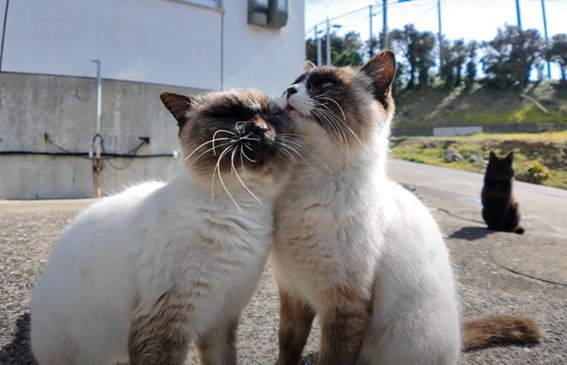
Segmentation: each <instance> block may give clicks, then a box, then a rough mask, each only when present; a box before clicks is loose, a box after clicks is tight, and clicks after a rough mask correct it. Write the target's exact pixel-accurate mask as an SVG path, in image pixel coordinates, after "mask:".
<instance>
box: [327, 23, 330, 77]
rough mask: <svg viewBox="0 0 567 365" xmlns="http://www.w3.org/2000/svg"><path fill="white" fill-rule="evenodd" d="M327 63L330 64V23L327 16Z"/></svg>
mask: <svg viewBox="0 0 567 365" xmlns="http://www.w3.org/2000/svg"><path fill="white" fill-rule="evenodd" d="M327 65H328V66H330V65H331V24H330V23H329V17H327Z"/></svg>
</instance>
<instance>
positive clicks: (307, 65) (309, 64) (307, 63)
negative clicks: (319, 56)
mask: <svg viewBox="0 0 567 365" xmlns="http://www.w3.org/2000/svg"><path fill="white" fill-rule="evenodd" d="M315 67H317V66H315V64H314V63H313V62H311V61H305V65H304V66H303V71H304V72H309V71H311V70H313V69H314V68H315Z"/></svg>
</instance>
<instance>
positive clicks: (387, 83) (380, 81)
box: [360, 51, 396, 100]
mask: <svg viewBox="0 0 567 365" xmlns="http://www.w3.org/2000/svg"><path fill="white" fill-rule="evenodd" d="M360 71H361V72H364V73H365V74H366V75H367V76H369V77H370V79H371V80H372V86H373V88H374V90H373V91H374V98H375V99H377V100H382V99H383V98H384V97H385V96H386V95H387V94H388V93H389V92H390V88H391V86H392V82H393V81H394V76H395V75H396V57H395V56H394V53H393V52H391V51H383V52H380V53H379V54H377V55H375V56H374V57H372V58H371V59H370V60H369V61H368V62H367V63H366V64H365V65H364V66H362V69H361V70H360Z"/></svg>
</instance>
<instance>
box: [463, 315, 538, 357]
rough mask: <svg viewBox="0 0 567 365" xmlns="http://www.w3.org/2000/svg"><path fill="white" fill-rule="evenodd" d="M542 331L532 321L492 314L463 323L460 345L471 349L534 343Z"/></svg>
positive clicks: (465, 348) (536, 342)
mask: <svg viewBox="0 0 567 365" xmlns="http://www.w3.org/2000/svg"><path fill="white" fill-rule="evenodd" d="M542 339H543V333H542V332H541V330H540V328H539V327H538V325H537V324H535V322H534V321H532V320H531V319H527V318H521V317H514V316H494V317H487V318H481V319H475V320H471V321H467V322H465V323H464V325H463V328H462V329H461V347H462V349H463V350H471V349H477V348H482V347H487V346H491V345H504V344H520V345H535V344H538V343H540V342H541V340H542Z"/></svg>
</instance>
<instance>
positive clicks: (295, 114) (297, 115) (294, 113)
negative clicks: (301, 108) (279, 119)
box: [285, 104, 303, 120]
mask: <svg viewBox="0 0 567 365" xmlns="http://www.w3.org/2000/svg"><path fill="white" fill-rule="evenodd" d="M285 111H286V113H287V115H289V116H290V117H291V118H292V119H294V120H298V119H303V115H301V113H300V112H298V111H297V110H296V109H295V108H294V107H292V106H291V105H289V104H288V105H287V107H286V108H285Z"/></svg>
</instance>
